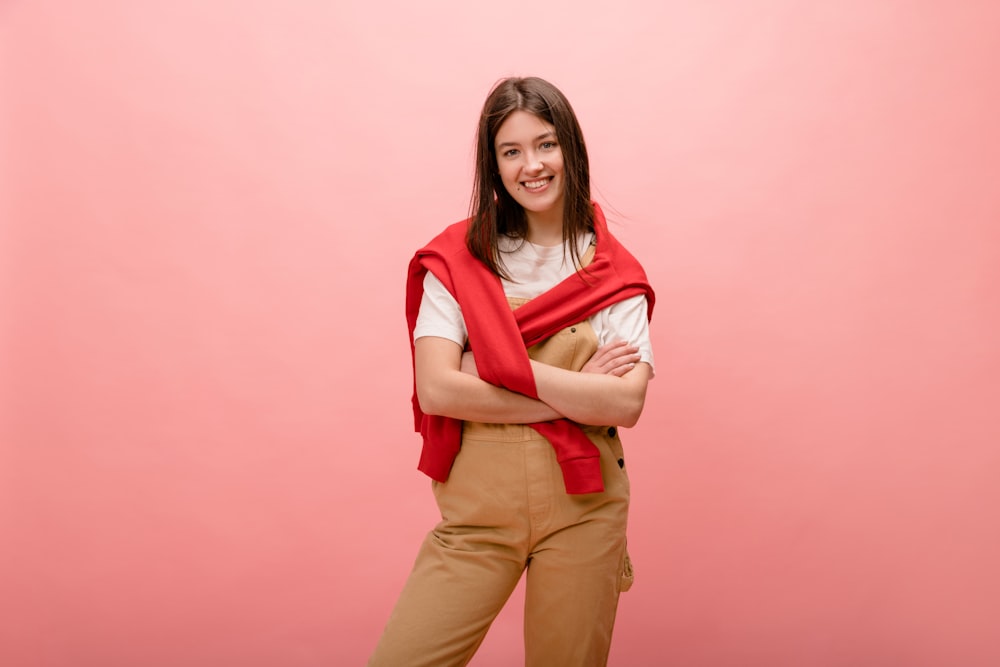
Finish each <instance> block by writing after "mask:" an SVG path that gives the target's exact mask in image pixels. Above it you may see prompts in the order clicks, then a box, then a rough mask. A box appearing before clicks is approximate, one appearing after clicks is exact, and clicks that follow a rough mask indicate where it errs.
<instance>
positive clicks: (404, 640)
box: [368, 439, 528, 667]
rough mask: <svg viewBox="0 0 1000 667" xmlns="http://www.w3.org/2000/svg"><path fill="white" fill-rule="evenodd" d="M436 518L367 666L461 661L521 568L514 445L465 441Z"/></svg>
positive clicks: (521, 515)
mask: <svg viewBox="0 0 1000 667" xmlns="http://www.w3.org/2000/svg"><path fill="white" fill-rule="evenodd" d="M433 486H434V495H435V498H436V500H437V503H438V507H439V508H440V510H441V517H442V518H441V522H440V523H439V524H438V525H437V526H436V527H435V528H434V530H433V531H431V532H430V533H429V534H428V535H427V538H426V539H425V540H424V543H423V545H422V546H421V549H420V552H419V554H418V555H417V559H416V562H415V564H414V566H413V571H412V572H411V574H410V577H409V579H408V580H407V582H406V585H405V587H404V588H403V592H402V593H401V594H400V597H399V600H398V602H397V603H396V607H395V609H394V610H393V613H392V615H391V616H390V618H389V621H388V623H387V625H386V628H385V632H384V633H383V635H382V638H381V640H380V641H379V644H378V646H377V647H376V649H375V652H374V654H373V655H372V657H371V660H370V662H369V663H368V664H369V665H370V666H375V665H378V666H381V667H419V666H426V667H449V666H451V665H465V664H467V663H468V662H469V660H471V658H472V656H473V654H474V653H475V652H476V649H477V648H479V645H480V644H481V643H482V640H483V638H484V637H485V635H486V631H487V630H488V629H489V627H490V624H491V623H492V622H493V619H494V618H495V617H496V615H497V614H498V613H499V612H500V609H501V608H502V607H503V605H504V603H505V602H506V601H507V598H509V597H510V594H511V592H512V591H513V590H514V587H515V586H516V584H517V581H518V580H519V579H520V577H521V574H522V573H523V572H524V566H525V562H526V560H527V547H528V535H527V531H528V525H527V520H526V516H527V510H526V507H525V499H524V496H525V494H524V453H523V447H521V446H520V445H518V444H512V443H503V442H475V441H470V440H468V439H466V440H465V441H464V442H463V443H462V449H461V451H460V452H459V455H458V458H457V459H456V460H455V465H454V467H453V468H452V471H451V475H450V477H449V479H448V481H447V482H446V483H436V482H435V483H433Z"/></svg>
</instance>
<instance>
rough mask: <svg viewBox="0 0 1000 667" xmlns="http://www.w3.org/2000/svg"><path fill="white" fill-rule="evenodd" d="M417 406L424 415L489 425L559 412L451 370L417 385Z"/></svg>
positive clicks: (526, 421)
mask: <svg viewBox="0 0 1000 667" xmlns="http://www.w3.org/2000/svg"><path fill="white" fill-rule="evenodd" d="M417 399H418V400H419V401H420V409H421V410H423V411H424V412H425V413H427V414H432V415H442V416H444V417H452V418H454V419H463V420H466V421H477V422H488V423H492V424H531V423H534V422H543V421H549V420H552V419H559V418H560V417H561V416H562V415H560V414H559V413H558V412H556V411H555V410H554V409H552V408H551V407H549V406H548V405H546V404H545V403H543V402H542V401H539V400H536V399H533V398H528V397H527V396H524V395H523V394H518V393H515V392H512V391H509V390H507V389H503V388H502V387H497V386H495V385H492V384H490V383H488V382H485V381H483V380H480V379H479V378H477V377H475V376H473V375H469V374H467V373H462V372H461V371H452V372H448V373H443V374H441V375H439V376H438V377H437V378H436V380H435V381H433V382H428V383H425V384H424V386H423V387H421V385H420V384H418V385H417Z"/></svg>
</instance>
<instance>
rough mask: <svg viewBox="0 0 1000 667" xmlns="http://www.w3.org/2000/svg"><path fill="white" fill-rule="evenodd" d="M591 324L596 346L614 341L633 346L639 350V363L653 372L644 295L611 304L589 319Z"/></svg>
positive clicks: (653, 364)
mask: <svg viewBox="0 0 1000 667" xmlns="http://www.w3.org/2000/svg"><path fill="white" fill-rule="evenodd" d="M591 324H592V325H593V327H594V330H595V331H596V332H597V343H598V345H606V344H608V343H610V342H612V341H615V340H624V341H626V342H628V343H630V344H632V345H635V346H636V347H638V348H639V361H645V362H646V363H647V364H649V366H650V368H653V369H654V371H655V369H656V364H655V363H654V361H653V346H652V344H651V343H650V340H649V319H648V318H647V316H646V296H645V295H644V294H639V295H637V296H633V297H629V298H628V299H624V300H623V301H619V302H618V303H614V304H611V305H610V306H608V307H607V308H605V309H603V310H601V311H599V312H597V313H596V314H595V315H594V316H593V317H592V318H591Z"/></svg>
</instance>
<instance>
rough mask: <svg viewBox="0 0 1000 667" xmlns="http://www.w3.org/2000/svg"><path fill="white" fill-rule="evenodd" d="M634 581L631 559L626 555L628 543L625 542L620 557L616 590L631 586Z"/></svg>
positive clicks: (625, 589) (623, 589)
mask: <svg viewBox="0 0 1000 667" xmlns="http://www.w3.org/2000/svg"><path fill="white" fill-rule="evenodd" d="M633 583H635V570H633V569H632V559H631V558H630V557H629V555H628V543H626V544H625V554H624V556H623V557H622V568H621V575H620V579H619V582H618V590H620V591H621V592H622V593H624V592H625V591H627V590H628V589H630V588H632V584H633Z"/></svg>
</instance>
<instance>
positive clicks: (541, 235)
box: [526, 207, 563, 246]
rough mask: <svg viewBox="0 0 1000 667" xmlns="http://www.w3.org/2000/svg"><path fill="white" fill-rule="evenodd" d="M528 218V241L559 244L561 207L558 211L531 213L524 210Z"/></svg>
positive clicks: (561, 220)
mask: <svg viewBox="0 0 1000 667" xmlns="http://www.w3.org/2000/svg"><path fill="white" fill-rule="evenodd" d="M526 214H527V218H528V241H529V242H531V243H534V244H536V245H547V246H554V245H561V244H562V242H563V219H562V218H563V216H562V208H561V207H560V208H559V210H558V211H546V212H545V213H533V212H531V211H526Z"/></svg>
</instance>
